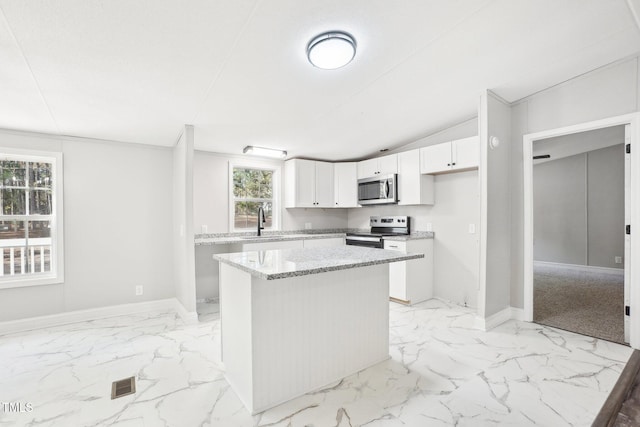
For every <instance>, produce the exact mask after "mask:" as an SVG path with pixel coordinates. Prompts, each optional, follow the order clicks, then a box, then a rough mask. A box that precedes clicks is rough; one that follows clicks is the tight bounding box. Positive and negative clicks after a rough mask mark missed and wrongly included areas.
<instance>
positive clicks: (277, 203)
mask: <svg viewBox="0 0 640 427" xmlns="http://www.w3.org/2000/svg"><path fill="white" fill-rule="evenodd" d="M235 168H247V169H263V170H271V171H273V197H272V200H273V217H272V224H273V225H272V226H271V228H270V230H280V226H281V220H282V218H281V216H282V215H281V210H282V206H281V197H280V193H281V187H280V182H281V181H280V176H281V175H282V163H273V162H266V161H265V162H260V161H252V160H243V159H242V160H241V159H239V160H230V161H229V181H228V185H227V187H228V193H229V231H230V232H241V231H248V230H247V229H246V228H238V229H236V228H235V223H234V215H235V204H234V201H235V199H234V197H233V169H235Z"/></svg>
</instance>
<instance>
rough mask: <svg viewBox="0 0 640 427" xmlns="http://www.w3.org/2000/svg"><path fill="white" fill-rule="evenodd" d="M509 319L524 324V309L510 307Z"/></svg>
mask: <svg viewBox="0 0 640 427" xmlns="http://www.w3.org/2000/svg"><path fill="white" fill-rule="evenodd" d="M511 318H512V319H513V320H519V321H521V322H524V321H525V320H524V308H518V307H511Z"/></svg>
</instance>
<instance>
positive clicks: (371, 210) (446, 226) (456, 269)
mask: <svg viewBox="0 0 640 427" xmlns="http://www.w3.org/2000/svg"><path fill="white" fill-rule="evenodd" d="M477 134H478V128H477V120H476V119H473V120H469V121H466V122H464V123H461V124H460V125H457V126H454V127H452V128H450V129H447V130H445V131H442V132H439V133H437V134H434V135H431V136H429V137H426V138H422V139H420V140H419V141H416V142H413V143H411V144H409V145H407V146H406V147H402V148H401V149H399V150H396V152H397V151H405V149H415V148H419V147H425V146H429V145H433V144H438V143H441V142H446V141H450V140H452V139H459V138H465V137H469V136H474V135H477ZM434 183H435V204H434V205H433V206H393V205H391V206H369V207H363V208H353V209H349V223H348V225H349V228H369V216H371V215H408V216H410V217H411V221H412V224H411V225H412V229H413V230H418V231H426V230H427V224H428V223H431V224H432V227H433V231H434V232H435V238H434V242H433V243H434V245H433V247H434V249H433V252H434V296H436V297H438V298H443V299H446V300H449V301H452V302H455V303H457V304H460V305H465V303H466V304H467V305H468V306H470V307H476V303H477V287H478V269H479V235H478V234H477V233H476V234H469V224H475V226H476V229H479V227H478V225H479V221H480V199H479V185H478V172H477V171H467V172H457V173H450V174H444V175H436V176H435V180H434Z"/></svg>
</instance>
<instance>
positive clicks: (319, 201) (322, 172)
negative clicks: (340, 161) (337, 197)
mask: <svg viewBox="0 0 640 427" xmlns="http://www.w3.org/2000/svg"><path fill="white" fill-rule="evenodd" d="M315 166H316V171H315V195H316V198H315V205H314V206H315V207H321V208H331V207H333V206H334V202H333V163H329V162H315Z"/></svg>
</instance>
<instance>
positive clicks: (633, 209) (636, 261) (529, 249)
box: [523, 113, 640, 348]
mask: <svg viewBox="0 0 640 427" xmlns="http://www.w3.org/2000/svg"><path fill="white" fill-rule="evenodd" d="M614 127H619V128H618V129H617V131H618V132H619V131H620V130H621V129H622V128H624V143H623V144H624V148H623V150H624V175H625V179H624V183H625V184H624V201H625V202H624V221H623V225H624V226H623V227H622V233H624V254H623V255H622V262H623V264H622V266H623V267H624V269H623V271H624V273H623V274H622V277H621V279H622V281H623V283H624V285H623V288H624V289H623V295H624V297H623V298H624V299H623V306H622V307H620V306H619V304H618V307H617V308H615V310H619V311H618V313H619V314H618V315H617V316H618V322H620V320H619V319H620V318H622V319H623V320H622V323H623V330H624V338H623V341H625V342H629V344H630V345H631V346H632V347H634V348H638V347H639V346H640V324H639V321H640V316H639V315H638V314H639V313H638V310H640V283H638V281H639V280H640V274H638V271H635V270H634V269H633V266H634V265H635V266H637V265H640V248H637V247H635V246H634V245H633V242H632V238H631V234H626V231H630V228H631V227H630V226H631V225H633V224H634V223H635V224H638V223H640V221H638V219H639V217H640V190H638V189H640V167H637V166H635V165H640V152H638V150H635V151H634V150H633V149H632V148H631V147H632V146H633V143H634V141H638V140H639V139H640V113H634V114H629V115H624V116H618V117H612V118H608V119H603V120H598V121H594V122H588V123H582V124H578V125H573V126H568V127H565V128H559V129H553V130H548V131H543V132H538V133H535V134H528V135H525V136H524V137H523V155H524V158H523V166H524V236H523V237H524V318H525V320H527V321H534V277H535V271H534V270H535V267H534V266H535V262H534V260H535V257H536V251H537V256H540V252H541V251H540V250H539V249H537V248H536V246H535V245H534V242H535V243H536V245H537V244H538V242H537V241H535V239H534V237H535V235H534V223H535V207H534V160H533V156H534V150H536V151H537V150H538V149H537V148H536V145H537V146H538V147H541V148H542V149H547V150H548V149H550V148H551V147H550V146H549V145H547V146H545V145H544V144H545V142H546V143H550V142H552V141H553V140H552V138H559V137H565V136H572V135H576V134H580V133H584V132H589V131H601V132H606V131H605V129H607V128H614ZM613 131H614V132H615V129H614V130H613ZM583 136H584V135H583ZM575 137H576V138H579V137H580V135H576V136H575ZM612 145H613V144H612ZM567 146H571V144H565V147H564V148H563V149H564V150H566V149H567ZM627 147H628V148H627ZM583 148H584V147H583ZM591 148H594V150H589V151H593V152H596V151H598V150H600V149H602V148H607V147H591ZM627 149H628V150H629V151H630V152H629V153H627ZM561 151H562V150H561ZM561 151H556V152H555V153H556V154H555V155H556V156H558V157H560V154H559V153H561ZM568 153H569V154H570V152H567V151H565V153H564V155H565V157H571V156H567V155H566V154H568ZM544 154H545V153H540V152H539V151H537V153H536V155H544ZM574 154H578V153H574ZM596 157H597V156H596ZM548 159H549V158H547V162H548V163H551V162H552V160H548ZM537 161H540V160H537ZM632 189H636V191H632ZM585 191H586V190H585ZM586 203H588V201H587V202H585V204H586ZM586 209H587V208H586V207H585V216H587V215H588V212H587V211H586ZM600 213H601V214H602V212H600ZM538 214H539V215H540V214H541V213H540V212H539V213H538ZM542 214H543V215H550V212H548V211H545V212H544V213H542ZM602 216H603V217H606V216H607V214H606V213H605V214H603V215H602ZM574 221H575V222H580V221H578V220H574ZM585 223H586V219H585ZM572 225H573V224H572ZM539 226H540V225H539ZM584 230H586V234H587V236H586V237H584V238H585V239H588V233H589V231H588V230H587V229H586V228H585V229H584ZM594 239H597V238H596V237H595V236H592V244H596V241H597V240H594ZM618 242H619V241H618ZM547 243H548V242H545V243H544V244H547ZM544 244H543V246H544ZM617 247H618V248H619V243H618V246H617ZM617 250H618V251H619V249H617ZM588 251H589V249H588V245H587V246H586V248H585V249H584V250H583V254H582V258H581V259H583V260H585V261H586V262H582V261H581V262H580V264H573V265H574V267H575V266H577V268H574V270H573V272H572V271H566V270H567V269H565V275H567V276H569V277H571V275H572V274H573V275H574V276H575V275H576V271H579V268H580V267H589V265H588V264H589V254H588ZM585 253H586V255H585ZM592 255H593V256H594V257H596V255H595V253H593V254H592ZM606 256H607V257H608V255H606ZM617 256H620V255H614V263H615V261H616V258H615V257H617ZM564 261H565V262H560V263H556V264H564V265H565V266H566V265H571V263H569V262H567V260H566V259H565V260H564ZM591 261H592V262H593V263H594V264H595V263H597V262H596V261H595V259H594V258H593V257H592V259H591ZM547 262H549V261H547ZM581 264H583V265H581ZM584 264H587V265H586V266H585V265H584ZM538 267H540V263H538ZM542 267H543V268H547V269H548V268H551V267H554V265H549V264H547V265H545V264H542ZM591 267H594V268H593V269H591V270H592V273H600V274H605V273H616V271H615V270H618V272H617V273H618V275H617V276H618V279H620V274H619V270H620V269H619V268H616V267H615V265H614V266H613V267H601V268H603V269H611V270H601V271H597V268H596V267H598V266H596V265H594V266H591ZM583 270H584V269H583ZM587 270H588V268H587ZM538 273H539V275H544V274H545V273H548V270H547V271H545V270H543V269H542V270H541V269H538ZM555 280H564V279H555ZM612 286H615V285H612ZM619 289H620V286H619V282H618V290H619ZM608 298H610V297H609V296H603V295H601V296H600V297H599V298H594V300H595V302H596V304H597V303H598V301H600V302H601V303H602V302H603V301H604V300H605V299H608ZM577 303H578V301H577V300H576V299H575V298H574V299H571V298H569V299H568V300H567V301H566V302H565V303H564V308H565V311H569V310H570V309H572V308H573V307H575V306H576V305H578V304H577ZM560 305H561V308H562V304H560ZM601 305H602V304H601ZM633 307H638V308H637V309H636V311H634V310H633ZM614 316H616V315H615V314H614ZM569 317H570V316H569ZM581 323H582V322H580V321H576V320H575V319H574V324H581ZM634 325H637V326H634ZM576 332H579V333H583V334H584V333H585V332H584V331H580V330H577V331H576ZM609 339H611V338H609ZM616 341H618V342H619V339H617V340H616Z"/></svg>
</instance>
